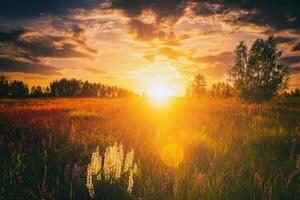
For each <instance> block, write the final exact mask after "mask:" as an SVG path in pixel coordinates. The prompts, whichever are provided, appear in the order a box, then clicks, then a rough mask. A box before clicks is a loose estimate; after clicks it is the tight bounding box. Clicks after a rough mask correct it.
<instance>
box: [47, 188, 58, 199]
mask: <svg viewBox="0 0 300 200" xmlns="http://www.w3.org/2000/svg"><path fill="white" fill-rule="evenodd" d="M48 196H49V199H50V200H56V198H55V190H52V191H51V192H49V193H48Z"/></svg>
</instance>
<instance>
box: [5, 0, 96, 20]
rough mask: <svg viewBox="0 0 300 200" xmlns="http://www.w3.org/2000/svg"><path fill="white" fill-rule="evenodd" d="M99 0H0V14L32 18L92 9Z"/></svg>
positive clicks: (18, 17) (7, 17)
mask: <svg viewBox="0 0 300 200" xmlns="http://www.w3.org/2000/svg"><path fill="white" fill-rule="evenodd" d="M100 2H101V0H63V1H52V0H46V1H41V0H26V1H23V0H13V1H11V0H2V1H1V6H0V16H1V17H3V18H6V19H24V18H26V19H32V18H37V17H40V16H41V15H64V14H67V13H69V11H71V10H74V9H93V8H95V7H96V6H97V5H98V4H99V3H100Z"/></svg>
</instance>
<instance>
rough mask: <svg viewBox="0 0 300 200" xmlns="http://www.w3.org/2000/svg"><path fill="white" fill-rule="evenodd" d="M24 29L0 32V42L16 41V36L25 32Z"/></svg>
mask: <svg viewBox="0 0 300 200" xmlns="http://www.w3.org/2000/svg"><path fill="white" fill-rule="evenodd" d="M26 32H27V31H26V30H25V29H20V30H14V31H8V32H0V42H14V41H17V40H18V38H19V37H20V36H21V35H23V34H24V33H26Z"/></svg>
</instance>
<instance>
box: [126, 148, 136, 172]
mask: <svg viewBox="0 0 300 200" xmlns="http://www.w3.org/2000/svg"><path fill="white" fill-rule="evenodd" d="M133 156H134V151H133V150H131V151H130V152H129V153H127V154H126V158H125V164H124V172H128V171H129V170H130V169H131V168H132V165H133Z"/></svg>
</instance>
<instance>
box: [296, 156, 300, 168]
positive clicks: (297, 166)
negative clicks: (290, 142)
mask: <svg viewBox="0 0 300 200" xmlns="http://www.w3.org/2000/svg"><path fill="white" fill-rule="evenodd" d="M296 170H298V171H300V154H298V156H297V159H296Z"/></svg>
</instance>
